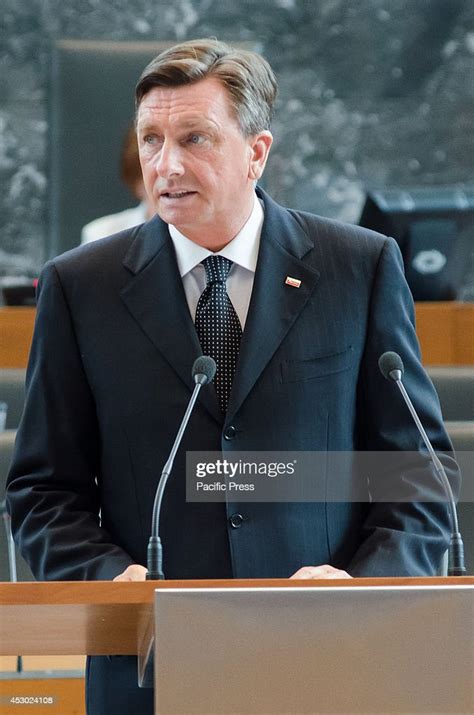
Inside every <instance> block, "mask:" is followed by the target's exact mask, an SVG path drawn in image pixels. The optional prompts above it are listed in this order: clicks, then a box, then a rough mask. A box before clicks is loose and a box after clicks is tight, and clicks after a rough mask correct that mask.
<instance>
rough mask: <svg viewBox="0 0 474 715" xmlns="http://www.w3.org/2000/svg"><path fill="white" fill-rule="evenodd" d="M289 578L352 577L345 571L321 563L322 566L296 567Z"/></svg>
mask: <svg viewBox="0 0 474 715" xmlns="http://www.w3.org/2000/svg"><path fill="white" fill-rule="evenodd" d="M290 578H306V579H310V578H352V576H349V574H348V573H347V571H341V570H340V569H335V568H334V566H329V564H323V565H322V566H303V567H302V568H300V569H298V571H296V573H294V574H293V576H290Z"/></svg>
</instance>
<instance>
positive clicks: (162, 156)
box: [156, 141, 184, 179]
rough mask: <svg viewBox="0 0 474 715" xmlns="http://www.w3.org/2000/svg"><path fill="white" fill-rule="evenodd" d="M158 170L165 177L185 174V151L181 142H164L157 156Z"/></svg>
mask: <svg viewBox="0 0 474 715" xmlns="http://www.w3.org/2000/svg"><path fill="white" fill-rule="evenodd" d="M156 172H157V174H159V175H160V176H161V177H163V178H166V179H167V178H169V177H171V176H182V175H183V174H184V164H183V151H182V147H181V146H180V145H179V144H175V143H173V144H172V143H171V142H166V141H165V142H164V143H163V146H162V147H161V150H160V153H159V154H158V156H157V158H156Z"/></svg>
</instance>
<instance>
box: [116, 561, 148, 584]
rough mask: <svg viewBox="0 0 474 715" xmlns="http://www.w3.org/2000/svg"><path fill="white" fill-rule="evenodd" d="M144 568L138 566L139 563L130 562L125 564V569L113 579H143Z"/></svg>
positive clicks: (144, 575)
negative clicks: (129, 564)
mask: <svg viewBox="0 0 474 715" xmlns="http://www.w3.org/2000/svg"><path fill="white" fill-rule="evenodd" d="M145 577H146V568H145V567H144V566H140V564H132V565H131V566H127V568H126V569H125V571H122V573H119V575H118V576H116V577H115V578H114V581H145Z"/></svg>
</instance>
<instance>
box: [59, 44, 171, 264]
mask: <svg viewBox="0 0 474 715" xmlns="http://www.w3.org/2000/svg"><path fill="white" fill-rule="evenodd" d="M170 44H172V43H169V42H161V43H158V42H100V41H99V42H97V41H88V40H60V41H58V42H57V43H56V44H55V46H54V48H53V59H52V71H51V92H50V94H51V104H50V112H51V116H50V122H49V127H50V137H49V147H50V151H49V153H50V179H51V180H50V211H49V220H50V226H49V236H48V246H47V251H46V254H47V257H48V258H50V257H52V256H55V255H58V254H59V253H62V252H64V251H66V250H68V249H69V248H73V247H74V246H77V245H78V244H79V243H80V233H81V228H82V227H83V226H84V224H86V223H88V222H89V221H91V220H92V219H95V218H98V217H99V216H103V215H107V214H110V213H115V212H117V211H121V210H122V209H125V208H127V207H129V206H133V205H134V204H136V203H137V200H136V199H134V198H133V196H131V195H130V194H129V193H128V191H127V189H126V188H125V187H124V186H123V184H122V182H121V180H120V169H119V161H120V151H121V146H122V143H123V139H124V136H125V132H126V130H127V128H128V126H129V124H130V122H131V121H132V119H133V116H134V88H135V84H136V83H137V80H138V78H139V76H140V74H141V72H142V70H143V69H144V67H145V66H146V65H147V64H148V62H149V61H150V60H151V59H153V57H155V56H156V55H157V54H158V53H159V52H160V51H161V50H163V49H164V48H165V47H167V46H168V45H170Z"/></svg>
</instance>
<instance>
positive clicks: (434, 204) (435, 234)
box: [359, 187, 474, 301]
mask: <svg viewBox="0 0 474 715" xmlns="http://www.w3.org/2000/svg"><path fill="white" fill-rule="evenodd" d="M359 225H360V226H365V227H366V228H370V229H372V230H374V231H378V232H379V233H383V234H385V235H386V236H392V237H393V238H395V239H396V241H397V243H398V245H399V246H400V249H401V252H402V256H403V261H404V264H405V275H406V278H407V281H408V285H409V286H410V289H411V291H412V293H413V297H414V299H415V300H420V301H422V300H455V299H456V298H457V297H458V294H459V290H460V288H461V286H462V280H463V277H464V274H465V271H466V268H467V266H468V263H469V256H470V252H471V251H472V250H473V247H474V190H473V189H466V188H456V187H453V188H446V187H430V188H425V187H422V188H418V189H386V190H383V191H373V192H370V193H368V194H367V198H366V201H365V204H364V208H363V211H362V215H361V217H360V220H359Z"/></svg>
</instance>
